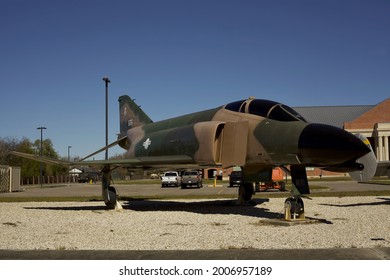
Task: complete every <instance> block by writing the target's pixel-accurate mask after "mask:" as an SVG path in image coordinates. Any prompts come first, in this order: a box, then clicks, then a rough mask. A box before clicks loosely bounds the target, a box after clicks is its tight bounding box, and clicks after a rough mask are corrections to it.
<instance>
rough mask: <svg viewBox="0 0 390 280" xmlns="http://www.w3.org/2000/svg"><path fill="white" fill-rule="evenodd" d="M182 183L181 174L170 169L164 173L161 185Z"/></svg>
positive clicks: (177, 185) (178, 185) (176, 185)
mask: <svg viewBox="0 0 390 280" xmlns="http://www.w3.org/2000/svg"><path fill="white" fill-rule="evenodd" d="M180 185H181V178H180V176H179V173H178V172H176V171H168V172H165V173H164V175H163V176H162V177H161V187H162V188H164V187H169V186H174V187H180Z"/></svg>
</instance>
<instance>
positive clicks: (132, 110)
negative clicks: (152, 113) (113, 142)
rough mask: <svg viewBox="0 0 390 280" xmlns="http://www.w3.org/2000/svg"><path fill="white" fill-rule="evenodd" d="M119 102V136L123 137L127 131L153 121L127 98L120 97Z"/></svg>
mask: <svg viewBox="0 0 390 280" xmlns="http://www.w3.org/2000/svg"><path fill="white" fill-rule="evenodd" d="M118 101H119V114H120V116H119V118H120V136H125V135H126V134H127V130H129V129H130V128H133V127H137V126H140V125H143V124H148V123H152V122H153V121H152V120H151V119H150V118H149V116H148V115H146V113H145V112H144V111H143V110H142V109H141V108H140V106H138V105H137V104H136V103H135V102H134V101H133V100H132V99H131V98H130V97H129V96H127V95H122V96H120V97H119V99H118Z"/></svg>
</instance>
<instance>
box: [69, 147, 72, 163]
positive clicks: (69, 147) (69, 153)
mask: <svg viewBox="0 0 390 280" xmlns="http://www.w3.org/2000/svg"><path fill="white" fill-rule="evenodd" d="M70 148H72V146H68V161H70Z"/></svg>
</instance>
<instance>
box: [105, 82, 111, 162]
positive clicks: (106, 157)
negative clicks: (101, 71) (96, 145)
mask: <svg viewBox="0 0 390 280" xmlns="http://www.w3.org/2000/svg"><path fill="white" fill-rule="evenodd" d="M103 81H104V82H105V83H106V147H107V146H108V84H109V83H111V81H110V79H109V78H108V77H107V76H104V77H103ZM105 159H106V160H107V159H108V149H106V156H105Z"/></svg>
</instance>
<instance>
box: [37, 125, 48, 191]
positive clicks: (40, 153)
mask: <svg viewBox="0 0 390 280" xmlns="http://www.w3.org/2000/svg"><path fill="white" fill-rule="evenodd" d="M37 129H40V130H41V147H40V149H39V156H40V157H42V141H43V130H44V129H46V127H43V126H41V127H38V128H37ZM40 169H41V173H40V182H41V188H42V173H43V171H42V162H41V163H40Z"/></svg>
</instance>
